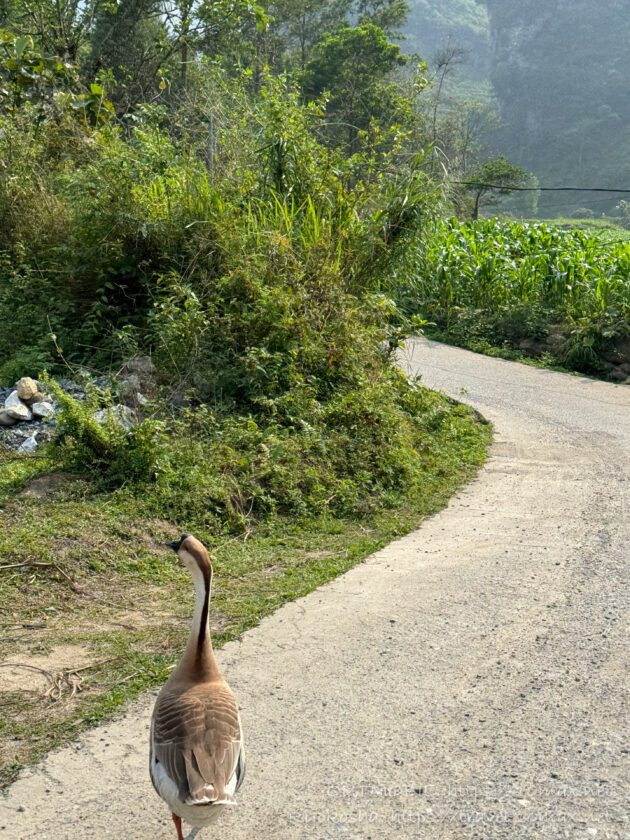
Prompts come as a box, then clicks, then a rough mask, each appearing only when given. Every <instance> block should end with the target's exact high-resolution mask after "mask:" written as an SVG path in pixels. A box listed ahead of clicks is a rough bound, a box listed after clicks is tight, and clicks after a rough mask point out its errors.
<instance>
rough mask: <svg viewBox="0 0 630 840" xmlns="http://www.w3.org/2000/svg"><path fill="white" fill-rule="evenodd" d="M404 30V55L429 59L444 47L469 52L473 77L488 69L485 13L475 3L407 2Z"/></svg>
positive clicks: (455, 0) (461, 0) (456, 0)
mask: <svg viewBox="0 0 630 840" xmlns="http://www.w3.org/2000/svg"><path fill="white" fill-rule="evenodd" d="M409 5H410V11H409V17H408V22H407V25H406V26H405V36H406V41H405V42H404V49H405V51H406V52H408V53H409V52H417V53H418V54H419V55H421V56H422V57H423V58H425V59H429V58H431V56H433V55H434V54H435V53H436V52H437V51H438V50H439V49H440V47H442V46H444V45H445V44H447V43H449V42H450V43H451V44H457V45H461V46H462V47H464V48H465V49H467V50H468V52H469V57H470V62H469V66H470V68H472V69H474V72H475V75H479V74H483V73H484V72H487V71H488V69H489V56H490V32H489V22H488V12H487V9H486V6H485V4H484V3H478V2H476V0H410V2H409Z"/></svg>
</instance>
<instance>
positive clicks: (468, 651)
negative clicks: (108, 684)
mask: <svg viewBox="0 0 630 840" xmlns="http://www.w3.org/2000/svg"><path fill="white" fill-rule="evenodd" d="M407 363H408V364H409V366H410V367H411V369H413V370H418V371H421V372H422V374H423V376H424V378H425V380H426V382H427V383H428V384H430V385H432V386H435V387H439V388H443V389H444V390H446V391H448V392H450V393H451V394H453V395H454V396H460V395H461V394H462V393H464V394H465V396H461V397H460V398H462V399H465V400H466V401H468V402H470V403H472V404H473V405H475V406H476V407H477V408H478V409H480V410H481V411H482V412H483V413H484V414H485V415H486V416H487V417H488V418H489V419H491V420H492V421H493V422H494V423H495V426H496V443H495V445H494V447H493V450H492V457H491V459H490V461H489V463H488V466H487V467H486V469H485V470H484V471H483V472H482V474H481V475H480V477H479V478H478V479H477V480H476V481H474V482H473V483H472V484H471V485H469V486H468V487H467V488H466V489H464V490H463V491H462V492H460V493H459V494H458V496H457V497H456V498H455V499H453V500H452V502H451V504H450V506H449V507H448V509H446V510H445V511H443V512H442V513H441V514H440V515H438V516H436V517H434V518H433V519H431V520H430V521H428V522H426V523H425V524H424V525H423V526H422V528H421V529H420V530H419V531H417V532H415V533H413V534H410V535H409V536H407V537H405V538H404V539H401V540H398V541H397V542H395V543H393V544H392V545H390V546H388V547H387V548H386V549H384V550H383V551H380V552H379V553H378V554H375V555H374V556H372V557H371V558H369V559H368V561H367V562H366V563H364V564H362V565H361V566H358V567H356V568H355V569H353V570H352V571H351V572H349V573H348V574H346V575H345V576H344V577H343V578H340V579H339V580H337V581H336V582H334V583H333V584H331V585H329V586H326V587H324V588H322V589H320V590H317V591H316V592H314V593H312V594H311V595H309V596H308V597H307V598H304V599H302V600H301V601H298V602H296V603H293V604H290V605H287V606H286V607H284V608H283V609H281V610H280V611H279V612H278V613H276V614H275V615H274V616H272V617H270V618H268V619H266V620H265V621H263V623H262V624H261V625H260V627H258V628H257V629H255V630H253V631H251V632H250V633H248V634H246V636H245V637H244V639H243V640H242V642H241V643H233V644H230V645H228V646H227V647H226V648H224V650H223V651H222V652H221V656H220V659H221V661H222V664H223V667H224V669H225V672H226V675H227V677H228V679H229V680H230V681H231V683H232V684H233V686H234V688H235V690H236V692H237V694H238V698H239V700H240V704H241V706H242V715H243V721H244V727H245V732H246V738H247V743H248V750H249V751H248V760H249V768H248V777H247V779H246V783H245V785H244V788H243V796H242V804H241V806H240V807H239V808H238V810H237V811H236V812H233V813H232V814H230V815H229V816H228V817H227V818H226V819H225V821H224V822H223V823H219V824H217V825H215V826H213V827H211V828H210V829H206V830H205V831H204V832H201V833H200V840H201V838H203V837H205V836H207V837H208V838H210V837H221V838H226V840H245V838H247V840H272V839H273V840H275V838H283V840H307V838H308V840H325V839H326V840H327V838H336V839H337V838H339V840H346V839H347V840H353V838H357V840H358V838H360V839H361V840H385V838H387V840H390V838H426V840H456V838H457V840H473V838H479V840H481V839H482V838H483V840H508V838H509V840H529V838H544V839H545V840H551V838H554V839H555V838H567V839H568V840H590V838H597V840H604V838H607V839H608V840H609V839H610V838H615V840H620V839H621V838H623V840H628V838H630V817H629V811H630V806H629V797H630V773H629V767H630V756H629V750H630V735H629V731H628V725H629V718H630V703H629V680H628V670H627V668H628V638H629V637H628V616H629V614H630V610H629V609H628V607H629V603H628V602H629V588H628V570H629V567H630V564H629V559H630V558H629V557H628V554H629V552H628V545H629V543H628V511H629V509H630V505H629V504H628V503H629V500H630V485H629V480H630V388H628V387H627V386H615V385H609V384H604V383H601V382H593V381H591V380H586V379H581V378H575V377H569V376H563V375H561V374H556V373H550V372H547V371H540V370H535V369H533V368H528V367H524V366H520V365H516V364H511V363H508V362H503V361H500V360H496V359H489V358H484V357H480V356H474V355H473V354H471V353H467V352H465V351H462V350H457V349H453V348H448V347H444V346H441V345H438V344H433V343H428V342H424V341H422V342H417V343H415V344H413V345H410V347H409V350H408V354H407ZM150 706H151V698H144V699H143V700H141V701H140V702H139V703H138V704H137V705H136V706H135V707H134V708H133V709H132V710H131V712H130V713H129V715H127V717H126V718H124V719H123V720H121V721H119V722H116V723H113V724H111V725H109V726H107V727H104V728H102V729H98V730H95V731H93V732H92V733H90V734H89V735H88V736H87V737H85V738H84V739H83V740H82V741H81V742H80V743H79V744H78V745H76V746H75V747H71V748H69V749H66V750H63V751H60V752H57V753H55V754H53V755H51V756H50V757H49V758H48V760H47V761H46V762H45V763H44V764H43V766H42V767H40V768H39V769H37V770H36V771H33V772H30V773H27V774H26V775H25V776H24V777H23V778H22V779H21V780H20V781H18V782H17V783H16V784H15V785H14V786H13V788H12V789H11V791H10V793H9V795H8V798H6V799H5V800H0V826H3V827H4V828H2V829H0V840H4V838H7V839H8V838H11V840H27V838H28V839H29V840H31V838H39V840H65V838H72V840H86V839H87V838H96V840H109V838H116V840H123V839H124V840H147V838H151V840H164V838H171V840H174V832H173V830H172V825H171V823H170V819H169V818H168V816H167V814H166V811H165V809H164V807H163V806H162V804H161V803H160V802H159V801H158V800H157V798H156V797H155V795H154V794H153V792H152V790H151V788H150V785H149V781H148V773H147V745H146V742H147V735H148V732H147V725H148V720H149V713H150ZM191 836H194V832H192V833H191Z"/></svg>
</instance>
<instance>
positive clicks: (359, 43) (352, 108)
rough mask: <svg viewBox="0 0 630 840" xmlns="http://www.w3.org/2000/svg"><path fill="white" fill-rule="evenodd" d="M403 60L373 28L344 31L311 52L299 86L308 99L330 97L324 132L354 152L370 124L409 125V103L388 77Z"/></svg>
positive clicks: (368, 25)
mask: <svg viewBox="0 0 630 840" xmlns="http://www.w3.org/2000/svg"><path fill="white" fill-rule="evenodd" d="M405 62H406V58H405V56H403V55H401V54H400V47H399V46H398V45H397V44H392V43H390V42H389V41H388V40H387V38H386V36H385V33H384V32H383V30H382V29H380V28H379V27H377V26H375V25H374V24H372V23H365V24H362V25H360V26H357V27H355V28H350V27H346V28H344V29H341V30H339V32H337V33H336V34H335V35H331V36H330V37H329V38H328V39H326V40H325V41H322V42H321V43H319V44H318V45H317V46H316V47H315V48H314V49H313V53H312V57H311V60H310V61H309V62H308V64H307V65H306V69H305V72H304V74H303V79H302V84H303V87H304V91H305V93H306V94H307V96H310V97H318V96H321V95H322V94H323V93H326V94H327V95H328V96H329V103H328V107H327V112H328V113H329V114H330V117H331V125H330V127H329V134H330V135H331V136H332V137H334V138H335V139H336V140H337V142H339V143H344V142H345V145H346V146H347V149H348V150H349V151H355V150H357V148H358V146H359V142H360V134H361V132H366V131H367V130H368V129H369V128H370V126H371V125H372V123H376V124H377V125H379V124H380V125H385V126H388V125H389V126H390V127H392V125H393V126H396V125H400V124H404V123H405V122H407V121H408V117H409V102H408V100H407V99H405V97H404V96H402V95H401V93H400V91H399V90H398V87H397V85H396V84H395V82H393V81H391V79H390V75H391V73H392V71H393V70H395V69H396V67H399V66H401V65H403V64H405Z"/></svg>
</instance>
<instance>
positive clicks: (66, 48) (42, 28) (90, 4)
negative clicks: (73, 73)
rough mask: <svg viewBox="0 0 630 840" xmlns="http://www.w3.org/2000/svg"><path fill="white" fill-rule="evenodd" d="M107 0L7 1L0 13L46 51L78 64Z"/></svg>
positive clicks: (20, 33)
mask: <svg viewBox="0 0 630 840" xmlns="http://www.w3.org/2000/svg"><path fill="white" fill-rule="evenodd" d="M106 5H107V0H3V4H2V8H1V9H0V13H1V14H2V17H3V18H4V19H5V20H6V22H7V24H9V25H10V28H11V30H12V31H13V32H15V33H16V34H17V35H30V36H31V37H32V38H33V40H34V42H35V44H36V45H37V46H38V47H41V49H42V50H43V52H44V53H46V54H48V55H50V56H58V57H59V58H61V59H62V60H64V61H70V62H72V63H73V64H76V63H78V61H79V58H80V55H81V52H82V50H83V48H84V47H85V46H86V44H87V42H88V39H89V37H90V32H91V29H92V25H93V23H94V20H95V18H96V16H97V14H98V13H99V12H100V11H101V10H102V9H103V8H105V6H106Z"/></svg>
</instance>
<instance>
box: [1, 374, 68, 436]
mask: <svg viewBox="0 0 630 840" xmlns="http://www.w3.org/2000/svg"><path fill="white" fill-rule="evenodd" d="M41 387H42V386H41V385H40V383H39V382H37V381H36V380H35V379H31V378H30V376H23V377H22V379H20V380H19V381H18V382H16V383H15V387H14V388H8V389H6V388H5V389H0V443H2V444H4V445H5V446H9V447H10V448H11V449H17V450H18V451H19V452H34V451H35V450H36V449H37V447H38V445H39V444H40V443H43V442H44V441H46V440H50V438H51V433H52V426H54V422H55V421H54V418H55V411H56V406H55V403H54V400H53V398H52V397H50V396H47V395H45V394H44V393H42V391H41V390H40V389H41ZM16 427H19V428H16Z"/></svg>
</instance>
